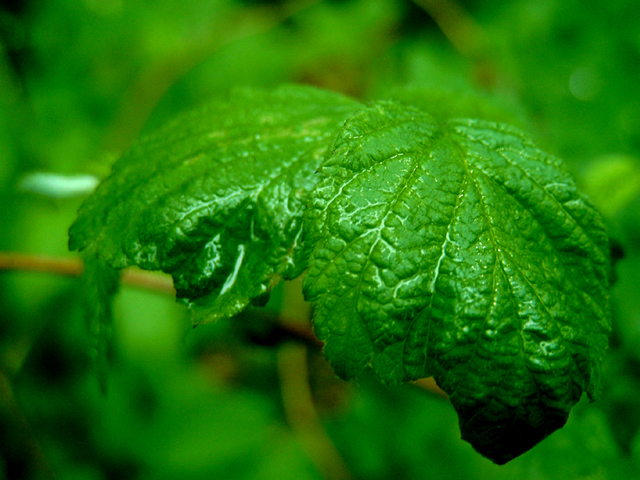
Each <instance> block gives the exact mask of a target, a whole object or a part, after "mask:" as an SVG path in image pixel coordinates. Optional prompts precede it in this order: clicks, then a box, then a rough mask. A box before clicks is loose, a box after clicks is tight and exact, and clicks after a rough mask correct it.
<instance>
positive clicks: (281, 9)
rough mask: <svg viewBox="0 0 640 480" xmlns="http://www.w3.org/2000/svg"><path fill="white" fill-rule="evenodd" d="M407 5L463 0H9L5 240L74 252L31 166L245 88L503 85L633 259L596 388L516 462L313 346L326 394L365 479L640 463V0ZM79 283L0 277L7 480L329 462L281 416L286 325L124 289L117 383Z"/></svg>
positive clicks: (72, 164)
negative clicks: (350, 374) (502, 459)
mask: <svg viewBox="0 0 640 480" xmlns="http://www.w3.org/2000/svg"><path fill="white" fill-rule="evenodd" d="M417 3H421V4H437V5H441V6H442V5H445V6H446V5H449V4H451V3H452V2H450V1H447V2H444V1H442V0H440V1H435V0H434V1H431V2H426V1H424V2H416V3H413V2H410V1H408V0H406V1H405V0H397V1H395V0H344V1H337V0H323V1H321V0H304V1H295V0H289V1H278V2H268V1H257V0H256V1H249V0H244V1H240V0H203V1H200V2H178V1H173V0H172V1H169V0H164V1H163V0H155V1H150V0H138V1H127V0H116V1H102V0H41V1H38V2H36V1H26V2H18V1H13V2H4V3H3V4H2V6H1V7H0V185H1V188H0V202H1V207H2V208H0V231H1V232H2V233H1V234H0V249H1V250H2V251H21V252H26V253H39V254H49V255H55V256H61V257H65V256H67V257H72V254H70V253H69V252H68V251H67V246H66V243H67V228H68V226H69V225H70V224H71V222H72V220H73V219H74V217H75V214H76V210H77V208H78V206H79V203H80V202H79V200H78V199H60V198H58V199H55V198H50V197H45V196H38V195H35V194H33V193H29V192H24V191H21V190H20V189H19V188H18V186H19V185H20V182H21V179H22V178H24V175H25V174H29V173H32V172H35V171H45V172H51V173H56V174H63V175H64V174H69V175H70V174H79V173H83V174H84V173H90V174H93V175H96V176H99V177H101V176H104V175H105V174H106V173H107V172H108V170H109V167H110V165H111V164H112V163H113V161H114V160H115V159H116V158H117V157H118V156H119V155H120V153H121V152H122V150H123V149H124V148H125V147H127V146H128V145H129V144H130V142H131V141H132V139H133V138H135V137H136V135H137V134H138V132H139V131H140V130H141V129H143V126H144V125H145V124H146V125H147V126H148V127H149V128H150V127H153V126H155V125H157V124H158V123H160V122H161V121H162V120H163V119H165V118H166V117H167V116H169V115H173V114H174V113H176V112H178V111H180V110H183V109H184V108H186V107H189V106H193V105H196V104H199V103H202V102H204V101H206V100H207V99H208V97H209V96H210V95H212V94H214V93H218V92H220V91H224V90H227V89H229V88H230V87H232V86H236V85H255V86H273V85H275V84H279V83H282V82H292V81H293V82H302V83H308V84H313V85H318V86H322V87H324V88H328V89H332V90H336V91H339V92H342V93H347V94H349V95H351V96H355V97H356V98H358V99H362V100H367V99H368V98H371V97H373V96H377V97H379V96H383V94H384V93H385V92H388V91H389V89H390V88H392V87H394V88H395V87H409V88H410V87H411V86H415V85H417V86H421V87H428V88H431V89H433V90H434V91H437V90H443V89H447V90H448V91H449V92H453V93H454V94H459V95H467V96H474V95H481V96H484V95H495V96H496V105H497V107H496V108H499V110H500V111H504V112H508V115H509V116H511V117H512V118H514V123H519V124H526V125H527V126H528V127H530V128H532V129H533V130H534V132H536V133H537V138H538V140H539V141H540V142H541V143H542V144H543V145H544V148H545V149H547V150H551V151H554V152H555V153H559V154H560V156H561V157H563V158H564V159H565V160H567V161H568V162H569V164H570V165H571V166H572V168H573V170H574V172H575V173H576V174H577V176H578V179H579V180H580V181H581V183H582V186H583V187H584V188H585V189H586V190H587V192H588V193H590V195H591V197H592V199H593V200H594V201H595V202H596V204H597V205H598V206H599V207H600V209H601V211H602V213H603V214H604V216H605V217H606V219H607V221H608V222H609V229H610V231H611V232H612V234H613V236H614V238H615V239H616V240H617V242H616V244H615V246H614V252H613V253H614V256H615V257H620V256H621V253H622V254H623V255H624V258H622V259H621V260H620V261H619V262H618V265H617V268H616V275H617V283H616V285H615V286H614V290H613V307H614V333H615V338H614V342H613V345H612V348H611V350H610V353H609V360H608V366H607V369H606V371H605V374H604V392H603V398H602V400H600V401H599V402H597V403H595V404H591V405H589V404H586V403H583V404H580V405H578V407H577V409H576V410H575V411H574V412H573V413H572V414H571V416H570V418H569V421H568V423H567V425H566V426H565V427H564V428H563V429H561V430H560V431H558V432H556V433H554V434H553V435H551V436H550V437H549V438H548V439H547V440H545V441H544V442H543V443H541V444H540V445H538V446H537V447H535V448H534V449H533V450H532V451H530V452H528V453H527V454H525V455H523V456H522V457H520V458H518V459H516V460H514V461H513V462H511V463H509V464H508V465H506V466H504V467H496V466H494V465H492V464H491V463H490V462H489V461H487V460H484V459H482V458H480V457H479V456H477V454H475V453H474V452H473V451H472V449H471V447H469V446H468V445H466V444H465V443H463V442H461V441H460V440H459V430H458V426H457V424H456V421H455V417H454V414H453V411H452V410H451V408H450V406H449V405H447V404H446V403H445V402H444V401H443V400H441V399H438V398H432V397H431V396H429V395H428V394H426V393H425V392H422V391H419V390H418V389H417V388H397V389H396V388H393V389H385V388H383V387H381V386H380V385H379V384H378V383H376V381H374V380H373V379H362V380H361V382H360V383H359V384H358V385H351V384H345V383H341V382H339V381H337V380H335V379H334V377H333V374H332V373H331V371H330V370H328V368H327V366H326V364H325V363H324V362H323V361H322V360H321V359H320V358H319V357H318V355H317V352H315V350H313V349H310V352H309V354H310V361H309V375H310V380H311V385H312V393H313V396H314V397H313V398H314V400H315V407H316V411H317V412H318V414H319V415H320V419H321V421H322V425H323V426H324V427H325V428H326V431H327V433H328V435H329V438H330V440H331V443H332V445H333V446H334V447H335V449H336V451H337V453H338V455H339V457H341V460H342V462H343V463H344V466H345V467H346V469H348V471H349V472H350V475H351V476H352V477H353V478H363V479H364V478H368V479H385V478H416V479H420V478H425V479H426V478H441V477H442V478H465V479H489V478H491V479H494V478H498V479H500V478H504V479H511V478H523V479H534V478H535V479H566V478H611V479H623V480H624V479H627V478H628V479H634V478H638V475H639V473H638V469H640V435H639V434H638V426H640V401H639V400H638V399H639V398H640V353H638V352H640V349H639V348H638V345H640V288H639V287H638V286H639V285H640V208H639V207H638V205H640V185H639V183H638V171H640V113H639V112H640V83H639V82H638V78H639V77H640V33H639V32H640V9H638V7H637V2H636V1H635V0H606V1H605V0H592V1H589V2H581V1H578V0H516V1H506V0H466V1H461V2H454V3H455V4H456V5H459V6H462V7H463V8H465V9H466V10H467V11H468V13H469V15H470V18H471V19H473V20H472V21H473V23H471V25H474V26H475V27H474V28H473V29H472V30H469V29H468V28H467V29H465V28H462V29H458V30H456V29H455V28H453V29H451V28H449V29H447V28H446V27H447V22H446V16H445V17H442V16H441V17H439V18H440V20H439V22H440V24H439V25H438V23H436V22H434V21H433V20H432V19H431V17H430V16H429V15H428V14H427V13H425V12H424V11H423V10H422V9H421V8H420V7H418V6H417ZM443 18H445V20H444V21H443V20H442V19H443ZM443 22H444V23H443ZM463 25H467V26H468V25H469V23H463ZM441 27H445V28H441ZM449 27H451V25H449ZM442 30H446V31H447V32H448V35H449V39H453V41H450V40H449V39H448V38H447V37H446V36H445V35H443V33H442ZM452 32H453V33H452ZM456 32H457V33H456ZM461 38H462V41H461ZM465 39H471V40H472V41H471V42H470V43H469V42H467V43H465V41H464V40H465ZM454 45H457V47H456V46H454ZM465 45H471V47H472V48H467V47H465ZM461 46H462V47H461ZM478 88H479V89H480V93H478ZM434 101H435V100H434ZM154 106H155V110H154V113H153V114H152V115H151V117H149V115H150V114H151V111H152V109H153V108H154ZM82 288H83V287H82V285H81V283H80V282H79V281H77V280H75V279H68V278H62V277H60V276H56V275H45V274H31V273H16V272H11V273H6V272H2V274H1V275H0V305H2V314H1V315H0V467H1V469H2V473H0V478H46V476H47V474H48V472H55V473H56V474H57V477H58V478H77V479H110V478H114V479H115V478H118V479H127V478H130V479H137V478H212V477H213V478H229V479H233V478H247V479H249V478H283V479H286V478H302V479H306V478H310V479H312V478H322V477H323V475H324V473H323V472H324V470H323V466H322V464H321V462H319V461H318V458H317V457H314V455H313V454H311V453H310V449H309V448H308V445H309V442H307V441H306V440H305V437H304V432H303V433H302V434H301V432H300V431H299V430H298V429H296V428H292V427H291V423H292V422H291V417H290V415H289V414H288V413H287V406H286V402H283V400H282V398H283V395H282V391H281V385H285V384H286V382H281V378H280V375H281V370H282V369H281V368H280V367H279V365H280V364H279V363H278V362H279V360H278V359H279V354H278V352H279V351H280V349H281V346H280V345H281V343H282V341H285V340H287V337H286V335H283V334H282V333H281V332H279V331H278V330H277V329H274V327H273V326H272V324H271V323H270V320H269V319H268V318H265V317H264V315H262V314H258V313H256V312H253V313H246V314H245V315H249V317H248V318H245V319H243V320H244V321H242V322H236V321H223V322H219V323H218V324H215V325H212V326H203V327H198V328H197V329H196V330H191V329H190V328H189V327H188V321H187V319H186V318H185V314H184V311H183V310H182V309H181V308H180V307H179V306H178V305H175V304H174V302H173V300H172V299H171V298H169V297H165V296H162V295H158V294H150V293H142V292H140V291H137V290H133V289H131V288H125V289H123V291H122V292H121V293H120V294H119V297H118V300H117V302H116V305H115V313H116V320H115V325H114V336H115V338H116V343H115V348H114V351H113V352H112V365H111V367H110V373H109V375H108V377H107V381H106V383H107V394H106V396H105V395H102V393H101V391H100V388H99V383H98V381H97V380H96V375H95V368H94V366H93V364H92V356H91V343H90V340H89V336H88V333H87V328H86V325H85V324H84V320H83V308H82V301H83V300H82V299H83V295H84V293H83V290H82ZM275 297H277V295H274V298H273V301H272V303H271V304H270V306H269V307H268V308H269V309H270V310H269V311H271V312H277V309H278V308H279V304H280V303H279V300H278V298H275ZM241 325H244V327H243V326H241ZM341 471H342V472H343V473H344V470H341Z"/></svg>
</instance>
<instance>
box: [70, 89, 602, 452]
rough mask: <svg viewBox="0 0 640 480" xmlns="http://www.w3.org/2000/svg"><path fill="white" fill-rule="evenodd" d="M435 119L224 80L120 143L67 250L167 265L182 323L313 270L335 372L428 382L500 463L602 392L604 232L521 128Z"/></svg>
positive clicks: (320, 327) (402, 108)
mask: <svg viewBox="0 0 640 480" xmlns="http://www.w3.org/2000/svg"><path fill="white" fill-rule="evenodd" d="M421 106H423V105H422V104H421ZM353 112H356V113H353ZM438 119H439V120H435V119H434V118H433V117H432V116H430V115H429V114H428V113H426V112H425V111H424V110H422V109H418V108H415V107H411V106H408V105H406V104H402V103H398V102H394V101H381V102H378V103H374V104H372V105H370V106H368V107H366V108H363V107H362V106H361V105H360V104H359V103H357V102H355V101H353V100H350V99H348V98H346V97H344V96H341V95H338V94H335V93H330V92H324V91H321V90H317V89H314V88H310V87H296V86H285V87H281V88H279V89H276V90H273V91H265V90H252V89H239V90H236V91H234V92H232V93H231V94H230V95H229V96H228V98H226V99H224V100H220V101H216V102H214V103H211V104H209V105H208V106H206V107H203V108H201V109H198V110H195V111H192V112H190V113H187V114H184V115H182V116H180V117H178V118H177V119H175V120H174V121H173V122H171V123H169V124H167V125H166V126H165V127H163V128H162V129H160V130H159V131H158V132H156V133H154V134H151V135H147V136H143V137H142V138H141V139H140V140H138V141H137V142H136V143H135V144H134V145H133V146H132V147H131V148H130V149H129V150H128V151H127V152H125V154H124V155H123V157H122V158H121V159H120V160H119V161H118V162H117V163H116V164H115V166H114V169H113V172H112V174H111V176H110V177H108V178H107V179H106V180H105V181H104V182H103V183H102V184H101V185H100V187H99V188H98V189H97V190H96V192H95V193H94V194H93V195H92V196H91V197H90V198H89V199H88V200H87V201H86V202H85V204H84V205H83V207H82V208H81V210H80V212H79V216H78V219H77V220H76V222H75V223H74V224H73V225H72V227H71V229H70V247H71V248H72V249H77V250H85V251H86V252H87V254H88V255H95V256H99V257H100V258H101V259H103V260H104V261H106V263H108V264H109V265H110V266H111V268H113V269H116V270H117V269H121V268H124V267H127V266H129V265H138V266H140V267H142V268H145V269H151V270H162V271H164V272H167V273H170V274H171V275H172V276H173V279H174V284H175V286H176V290H177V294H178V297H179V298H181V299H184V300H185V301H186V302H187V303H188V304H189V305H190V307H192V308H191V310H192V312H193V313H194V322H195V323H199V322H202V321H207V320H214V319H217V318H222V317H229V316H232V315H234V314H236V313H238V312H239V311H241V310H242V309H244V308H245V307H246V306H247V305H249V304H250V303H259V302H261V301H264V300H265V298H266V296H267V295H268V292H269V290H270V289H271V288H272V287H273V286H274V285H275V284H276V283H278V282H279V281H280V280H281V279H292V278H295V277H297V276H299V275H300V274H301V273H302V272H303V271H304V270H307V269H308V271H307V275H306V278H305V284H304V289H305V295H306V297H307V299H309V300H310V301H312V302H314V303H315V306H316V314H315V318H314V326H315V329H316V333H317V334H318V336H319V338H320V339H321V340H323V341H324V342H325V347H324V354H325V356H326V357H327V359H328V360H329V361H330V363H331V364H332V365H333V367H334V369H335V371H336V372H337V374H338V375H339V376H341V377H342V378H345V379H349V378H353V377H355V376H357V375H358V374H359V373H360V372H361V371H362V370H363V369H364V368H366V367H371V368H372V369H373V371H374V372H375V374H376V375H377V376H378V377H379V378H380V379H381V380H382V381H384V382H385V383H388V384H396V383H400V382H407V381H411V380H416V379H419V378H424V377H429V376H435V378H436V380H437V382H438V384H439V385H440V386H441V387H442V388H443V389H444V390H445V391H446V392H447V393H448V394H449V396H450V399H451V402H452V404H453V406H454V407H455V408H456V410H457V412H458V415H459V418H460V425H461V430H462V435H463V438H465V439H466V440H468V441H469V442H470V443H471V444H472V445H473V446H474V448H476V449H477V450H478V451H479V452H480V453H482V454H483V455H485V456H487V457H488V458H490V459H492V460H493V461H494V462H496V463H505V462H507V461H509V460H510V459H512V458H514V457H515V456H517V455H520V454H521V453H523V452H525V451H526V450H527V449H529V448H531V447H532V446H533V445H535V444H536V443H537V442H539V441H540V440H541V439H543V438H544V437H546V436H547V435H548V434H550V433H551V432H553V431H554V430H556V429H557V428H559V427H561V426H562V425H563V424H564V423H565V421H566V419H567V416H568V413H569V410H570V409H571V407H572V406H573V405H574V404H575V403H576V402H577V401H578V399H579V397H580V396H581V394H582V392H587V393H588V394H589V396H590V397H591V398H594V397H595V395H596V394H597V392H598V389H599V384H600V378H599V377H600V368H601V362H602V357H603V354H604V350H605V348H606V343H607V335H608V331H609V329H610V325H609V307H608V283H609V279H608V274H609V259H608V241H607V236H606V232H605V229H604V227H603V224H602V221H601V219H600V216H599V215H598V213H597V212H596V211H595V210H594V209H593V207H592V206H591V205H590V203H589V202H588V201H587V200H586V199H585V198H584V197H583V196H582V195H581V194H580V193H579V192H578V191H577V189H576V186H575V184H574V182H573V180H572V179H571V178H570V176H569V175H568V174H567V173H566V172H565V171H564V169H563V168H562V165H561V164H560V162H559V160H557V159H556V158H554V157H552V156H550V155H548V154H546V153H544V152H542V151H541V150H539V149H538V148H537V147H536V146H535V145H534V143H533V142H532V141H531V140H530V139H529V138H528V137H527V136H526V135H524V134H523V133H522V132H521V131H519V130H518V129H516V128H513V127H509V126H506V125H505V124H499V123H492V122H488V121H482V120H468V119H462V120H456V119H452V120H446V119H443V116H439V117H438ZM303 219H304V221H303ZM303 227H304V228H303Z"/></svg>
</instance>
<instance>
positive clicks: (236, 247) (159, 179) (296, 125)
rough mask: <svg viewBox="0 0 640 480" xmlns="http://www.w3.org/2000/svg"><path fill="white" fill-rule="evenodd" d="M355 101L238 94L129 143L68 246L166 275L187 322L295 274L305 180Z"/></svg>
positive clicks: (308, 183) (303, 94) (286, 91)
mask: <svg viewBox="0 0 640 480" xmlns="http://www.w3.org/2000/svg"><path fill="white" fill-rule="evenodd" d="M357 107H358V104H357V103H356V102H355V101H353V100H350V99H348V98H346V97H344V96H341V95H339V94H335V93H331V92H325V91H321V90H317V89H314V88H310V87H296V86H286V87H282V88H279V89H277V90H274V91H264V90H252V89H242V90H237V91H234V92H233V93H232V94H230V95H229V97H228V98H227V99H225V100H221V101H217V102H214V103H211V104H209V105H207V106H205V107H203V108H200V109H197V110H195V111H192V112H189V113H187V114H185V115H182V116H179V117H178V118H176V119H175V120H173V121H172V122H171V123H169V124H168V125H166V126H165V127H164V128H162V129H160V130H159V131H157V132H156V133H153V134H150V135H147V136H144V137H142V138H141V139H140V140H138V141H137V142H136V143H135V144H134V145H133V146H132V147H131V148H130V149H129V150H128V151H127V152H125V154H124V155H123V156H122V158H121V159H120V160H119V161H118V162H116V164H115V165H114V168H113V172H112V174H111V176H110V177H109V178H107V179H106V180H105V181H104V182H103V183H102V184H101V185H100V186H99V188H98V189H97V190H96V192H95V193H94V194H93V195H92V196H91V197H90V198H89V199H88V200H87V201H86V202H85V204H84V205H83V206H82V208H81V210H80V213H79V216H78V219H77V220H76V222H75V223H74V224H73V225H72V227H71V229H70V247H71V249H76V250H85V249H86V250H88V251H90V252H94V253H95V254H96V255H99V256H100V257H102V258H103V259H105V260H106V261H107V262H108V263H109V264H110V265H111V266H112V267H113V268H116V269H120V268H124V267H127V266H129V265H139V266H140V267H142V268H145V269H150V270H162V271H164V272H167V273H170V274H171V275H173V279H174V284H175V287H176V290H177V293H178V297H179V298H184V299H186V300H187V301H188V302H189V303H190V304H191V305H194V304H197V305H199V306H200V307H205V308H197V309H193V311H194V314H195V317H194V321H195V322H196V323H197V322H200V321H204V320H213V319H216V318H220V317H226V316H231V315H233V314H235V313H238V312H239V311H240V310H242V309H243V308H244V307H246V306H247V305H248V304H249V303H250V302H251V301H261V300H264V299H265V297H266V295H267V294H268V292H269V290H270V289H271V287H272V286H273V285H275V284H276V283H278V281H279V279H280V278H293V277H296V276H298V275H299V274H300V273H301V271H302V270H303V269H304V268H305V265H304V262H301V261H300V260H301V258H300V252H301V249H300V245H301V240H302V239H301V228H302V213H303V206H304V201H305V199H306V195H307V193H308V191H309V190H310V189H311V188H312V187H313V186H314V184H315V182H316V179H317V177H316V176H315V175H314V172H315V171H316V169H317V168H318V166H319V165H320V163H321V160H322V159H323V158H324V155H325V152H326V150H327V148H328V147H329V146H330V143H331V140H332V137H333V136H334V134H335V132H336V130H337V129H338V127H339V126H340V125H342V123H343V122H344V120H345V118H346V117H347V116H348V115H349V114H350V113H352V112H353V111H354V110H355V109H356V108H357Z"/></svg>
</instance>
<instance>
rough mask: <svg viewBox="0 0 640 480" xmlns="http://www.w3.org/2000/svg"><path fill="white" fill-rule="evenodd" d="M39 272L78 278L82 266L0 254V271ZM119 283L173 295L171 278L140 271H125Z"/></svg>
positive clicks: (75, 262)
mask: <svg viewBox="0 0 640 480" xmlns="http://www.w3.org/2000/svg"><path fill="white" fill-rule="evenodd" d="M1 270H9V271H21V272H40V273H51V274H55V275H64V276H69V277H79V276H80V275H82V272H84V264H83V263H82V260H80V259H79V258H61V257H49V256H46V255H34V254H25V253H17V252H0V271H1ZM121 281H122V283H123V284H125V285H130V286H133V287H138V288H143V289H146V290H151V291H154V292H159V293H165V294H175V289H174V288H173V282H172V280H171V278H169V277H165V276H161V275H158V274H157V273H150V272H144V271H142V270H126V271H125V272H124V273H123V274H122V278H121Z"/></svg>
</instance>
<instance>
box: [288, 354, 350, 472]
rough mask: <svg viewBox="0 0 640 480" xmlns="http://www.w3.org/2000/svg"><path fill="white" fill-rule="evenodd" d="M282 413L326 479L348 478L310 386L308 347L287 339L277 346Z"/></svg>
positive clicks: (346, 469) (345, 466) (346, 470)
mask: <svg viewBox="0 0 640 480" xmlns="http://www.w3.org/2000/svg"><path fill="white" fill-rule="evenodd" d="M278 373H279V377H280V389H281V392H282V404H283V407H284V414H285V418H286V420H287V423H288V424H289V427H291V430H292V431H293V432H294V434H295V435H296V436H297V437H298V438H299V439H300V443H301V445H302V447H303V448H304V449H305V451H306V452H307V455H308V456H309V459H310V460H311V461H312V462H313V463H314V464H315V466H316V468H317V469H318V471H319V472H320V473H321V474H322V475H323V477H324V478H327V479H336V480H350V479H351V478H352V476H351V473H350V472H349V469H348V467H347V465H346V464H345V463H344V460H343V459H342V457H341V456H340V453H339V452H338V450H337V449H336V447H335V445H334V444H333V442H332V441H331V438H330V437H329V435H327V432H326V430H325V429H324V427H323V426H322V422H321V421H320V418H319V417H318V413H317V412H316V409H315V407H314V406H313V398H312V396H311V389H310V387H309V371H308V367H307V349H306V347H305V346H304V345H302V344H297V343H286V344H284V345H282V346H281V347H280V348H279V349H278Z"/></svg>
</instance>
